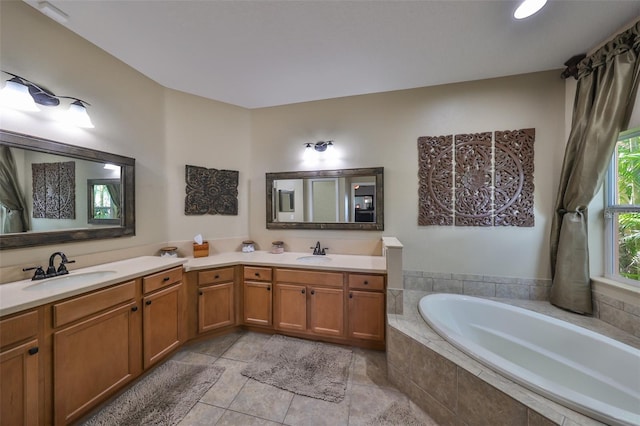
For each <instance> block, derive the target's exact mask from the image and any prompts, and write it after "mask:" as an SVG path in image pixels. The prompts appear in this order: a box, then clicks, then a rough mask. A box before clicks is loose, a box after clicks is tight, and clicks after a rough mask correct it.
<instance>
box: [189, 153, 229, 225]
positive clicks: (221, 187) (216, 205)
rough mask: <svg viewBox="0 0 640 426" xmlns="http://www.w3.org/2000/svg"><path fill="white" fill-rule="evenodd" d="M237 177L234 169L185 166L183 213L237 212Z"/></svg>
mask: <svg viewBox="0 0 640 426" xmlns="http://www.w3.org/2000/svg"><path fill="white" fill-rule="evenodd" d="M238 177H239V172H238V171H236V170H217V169H207V168H205V167H198V166H189V165H187V166H185V180H186V184H187V185H186V193H187V195H186V197H185V200H184V214H185V215H203V214H222V215H237V214H238Z"/></svg>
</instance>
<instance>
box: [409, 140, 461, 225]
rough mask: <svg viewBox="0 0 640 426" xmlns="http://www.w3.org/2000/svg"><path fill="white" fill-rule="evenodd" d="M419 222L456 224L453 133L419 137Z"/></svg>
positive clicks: (423, 223) (422, 223)
mask: <svg viewBox="0 0 640 426" xmlns="http://www.w3.org/2000/svg"><path fill="white" fill-rule="evenodd" d="M418 166H419V167H418V178H419V183H418V185H419V189H418V193H419V203H418V205H419V211H418V225H421V226H427V225H453V191H452V188H453V136H452V135H447V136H434V137H431V136H424V137H420V138H418Z"/></svg>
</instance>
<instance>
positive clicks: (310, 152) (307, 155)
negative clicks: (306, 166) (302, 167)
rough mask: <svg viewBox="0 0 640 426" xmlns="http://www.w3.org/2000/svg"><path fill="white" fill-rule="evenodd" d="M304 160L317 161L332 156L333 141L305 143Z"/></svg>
mask: <svg viewBox="0 0 640 426" xmlns="http://www.w3.org/2000/svg"><path fill="white" fill-rule="evenodd" d="M304 146H305V149H304V156H303V157H304V160H305V161H315V160H319V159H321V158H325V157H326V158H331V157H332V156H333V155H334V152H333V151H334V147H333V141H319V142H316V143H313V142H307V143H305V144H304Z"/></svg>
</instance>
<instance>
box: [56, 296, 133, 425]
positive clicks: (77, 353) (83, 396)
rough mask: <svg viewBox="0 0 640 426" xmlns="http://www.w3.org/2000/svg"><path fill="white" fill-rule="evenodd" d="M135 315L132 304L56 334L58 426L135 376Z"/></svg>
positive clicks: (78, 414)
mask: <svg viewBox="0 0 640 426" xmlns="http://www.w3.org/2000/svg"><path fill="white" fill-rule="evenodd" d="M137 310H138V308H137V306H136V304H135V303H130V304H128V305H125V306H122V307H119V308H116V309H113V310H111V311H108V312H105V313H103V314H100V315H96V316H93V317H90V318H88V319H86V320H84V321H82V322H80V323H78V324H76V325H73V326H70V327H67V328H64V329H62V330H60V331H58V332H56V333H54V335H53V349H54V372H53V379H54V416H55V423H56V424H67V423H71V422H72V421H74V420H76V419H77V418H78V417H80V416H81V415H82V414H84V413H85V412H86V411H88V409H90V408H91V407H92V406H93V405H94V404H96V403H97V402H99V401H100V400H102V399H103V398H104V397H106V396H107V395H108V394H110V393H112V392H113V391H115V390H116V389H117V388H119V387H121V386H122V385H124V384H125V383H126V382H128V381H129V380H131V379H132V378H133V377H135V375H137V374H139V372H140V355H141V354H140V345H139V343H138V342H139V341H140V328H139V326H140V322H139V314H138V313H137Z"/></svg>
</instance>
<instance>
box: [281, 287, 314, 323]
mask: <svg viewBox="0 0 640 426" xmlns="http://www.w3.org/2000/svg"><path fill="white" fill-rule="evenodd" d="M273 298H274V310H273V322H274V325H275V328H276V329H278V330H294V331H306V330H307V288H306V286H303V285H294V284H276V285H275V286H274V294H273Z"/></svg>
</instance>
